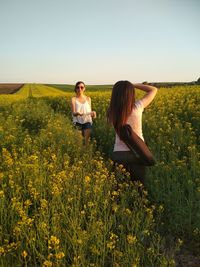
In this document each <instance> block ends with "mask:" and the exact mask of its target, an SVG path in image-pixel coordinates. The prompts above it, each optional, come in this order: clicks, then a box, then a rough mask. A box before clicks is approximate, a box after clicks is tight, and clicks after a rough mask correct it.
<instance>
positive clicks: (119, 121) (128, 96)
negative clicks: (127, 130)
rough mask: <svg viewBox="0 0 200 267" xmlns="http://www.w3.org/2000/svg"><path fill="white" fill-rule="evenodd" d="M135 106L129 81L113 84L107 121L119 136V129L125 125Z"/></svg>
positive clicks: (133, 92) (133, 91) (133, 89)
mask: <svg viewBox="0 0 200 267" xmlns="http://www.w3.org/2000/svg"><path fill="white" fill-rule="evenodd" d="M134 104H135V88H134V86H133V84H132V83H131V82H129V81H118V82H117V83H115V84H114V86H113V89H112V95H111V100H110V106H109V108H108V112H107V119H108V122H109V123H110V124H112V125H113V126H114V128H115V131H116V132H117V133H118V135H119V130H120V127H121V126H123V125H124V124H126V120H127V118H128V116H129V115H130V114H131V111H132V109H133V106H134Z"/></svg>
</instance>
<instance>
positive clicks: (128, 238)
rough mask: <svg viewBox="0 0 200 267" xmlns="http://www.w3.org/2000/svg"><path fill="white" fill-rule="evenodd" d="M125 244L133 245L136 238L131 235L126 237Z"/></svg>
mask: <svg viewBox="0 0 200 267" xmlns="http://www.w3.org/2000/svg"><path fill="white" fill-rule="evenodd" d="M127 242H128V243H129V244H131V245H132V244H135V243H136V242H137V237H136V236H132V235H127Z"/></svg>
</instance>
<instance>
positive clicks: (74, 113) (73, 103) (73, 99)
mask: <svg viewBox="0 0 200 267" xmlns="http://www.w3.org/2000/svg"><path fill="white" fill-rule="evenodd" d="M71 110H72V114H73V116H75V117H76V116H81V115H83V114H80V113H79V112H76V109H75V98H74V97H72V99H71Z"/></svg>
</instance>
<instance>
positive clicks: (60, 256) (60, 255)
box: [55, 252, 65, 260]
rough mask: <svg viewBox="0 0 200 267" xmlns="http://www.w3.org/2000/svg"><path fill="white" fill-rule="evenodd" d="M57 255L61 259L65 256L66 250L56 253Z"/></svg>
mask: <svg viewBox="0 0 200 267" xmlns="http://www.w3.org/2000/svg"><path fill="white" fill-rule="evenodd" d="M55 257H56V259H58V260H60V259H62V258H64V257H65V254H64V252H58V253H57V254H55Z"/></svg>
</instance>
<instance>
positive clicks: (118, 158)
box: [111, 151, 146, 185]
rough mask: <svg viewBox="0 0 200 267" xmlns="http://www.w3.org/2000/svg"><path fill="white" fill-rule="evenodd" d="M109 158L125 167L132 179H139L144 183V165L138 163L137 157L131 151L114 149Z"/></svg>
mask: <svg viewBox="0 0 200 267" xmlns="http://www.w3.org/2000/svg"><path fill="white" fill-rule="evenodd" d="M111 159H112V160H113V161H114V162H116V163H118V164H122V165H123V166H124V167H125V168H126V170H127V171H128V172H129V173H130V176H131V180H132V181H140V182H141V183H142V184H143V185H144V184H145V174H146V167H145V166H144V165H141V164H139V161H138V159H137V158H136V157H135V156H134V155H133V153H132V152H131V151H115V152H113V153H112V156H111Z"/></svg>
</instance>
